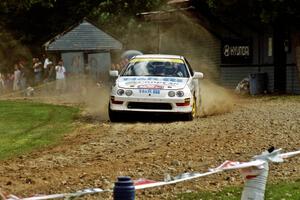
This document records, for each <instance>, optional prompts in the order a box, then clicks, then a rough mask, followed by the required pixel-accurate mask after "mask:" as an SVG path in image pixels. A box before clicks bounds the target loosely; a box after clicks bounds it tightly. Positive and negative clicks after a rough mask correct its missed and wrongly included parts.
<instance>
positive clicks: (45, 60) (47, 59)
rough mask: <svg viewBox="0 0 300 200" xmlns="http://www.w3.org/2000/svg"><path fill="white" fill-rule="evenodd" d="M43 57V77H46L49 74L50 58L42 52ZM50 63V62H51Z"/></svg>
mask: <svg viewBox="0 0 300 200" xmlns="http://www.w3.org/2000/svg"><path fill="white" fill-rule="evenodd" d="M43 59H44V65H43V66H44V67H43V69H44V79H48V76H49V68H48V65H49V63H50V62H51V61H50V59H49V58H48V57H47V55H46V54H43ZM51 63H52V62H51Z"/></svg>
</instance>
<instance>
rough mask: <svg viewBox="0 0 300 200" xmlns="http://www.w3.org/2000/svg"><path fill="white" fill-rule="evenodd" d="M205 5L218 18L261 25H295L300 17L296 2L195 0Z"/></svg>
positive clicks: (288, 0) (299, 8) (299, 6)
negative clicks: (280, 21)
mask: <svg viewBox="0 0 300 200" xmlns="http://www.w3.org/2000/svg"><path fill="white" fill-rule="evenodd" d="M195 2H201V3H205V4H206V5H207V6H208V8H209V9H210V10H211V11H212V12H213V13H214V14H215V15H218V16H224V17H226V16H227V17H228V16H229V17H236V18H244V19H246V20H252V21H253V20H259V22H262V23H269V24H271V23H277V21H278V20H289V21H288V22H289V23H296V22H297V20H298V19H299V16H300V2H299V1H298V0H198V1H197V0H196V1H195Z"/></svg>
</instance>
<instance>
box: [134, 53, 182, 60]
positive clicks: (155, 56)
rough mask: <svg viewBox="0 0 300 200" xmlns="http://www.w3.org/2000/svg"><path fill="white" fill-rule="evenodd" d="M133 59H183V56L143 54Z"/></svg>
mask: <svg viewBox="0 0 300 200" xmlns="http://www.w3.org/2000/svg"><path fill="white" fill-rule="evenodd" d="M133 58H167V59H183V56H178V55H164V54H143V55H137V56H134V57H133Z"/></svg>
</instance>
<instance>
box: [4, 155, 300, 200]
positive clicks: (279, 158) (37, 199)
mask: <svg viewBox="0 0 300 200" xmlns="http://www.w3.org/2000/svg"><path fill="white" fill-rule="evenodd" d="M280 151H281V149H278V150H274V151H272V152H271V153H269V152H264V153H263V154H261V155H258V156H254V157H253V160H252V161H249V162H237V161H228V160H227V161H225V162H224V163H222V164H221V165H220V166H218V167H216V168H213V169H210V170H209V171H208V172H205V173H198V172H191V173H183V174H180V175H178V176H176V177H173V178H169V179H168V180H166V181H154V180H149V179H138V180H135V181H134V185H135V189H136V190H141V189H146V188H153V187H159V186H164V185H171V184H175V183H179V182H183V181H188V180H192V179H196V178H200V177H204V176H209V175H212V174H215V173H219V172H223V171H227V170H235V169H242V173H243V172H244V173H248V172H249V171H247V169H253V168H254V169H257V170H260V169H263V168H264V164H265V163H266V162H269V161H271V162H283V159H286V158H290V157H293V156H296V155H298V154H300V151H293V152H287V153H282V154H280ZM103 192H112V190H103V189H100V188H90V189H85V190H80V191H77V192H74V193H64V194H52V195H40V196H34V197H28V198H18V197H16V196H14V195H8V196H7V195H4V194H3V193H1V191H0V197H2V198H3V199H5V200H46V199H61V198H71V197H79V196H83V195H87V194H96V193H103Z"/></svg>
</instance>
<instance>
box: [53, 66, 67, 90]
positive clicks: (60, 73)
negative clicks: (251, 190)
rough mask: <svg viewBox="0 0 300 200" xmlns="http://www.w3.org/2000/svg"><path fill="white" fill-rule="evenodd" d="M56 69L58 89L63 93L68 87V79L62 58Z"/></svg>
mask: <svg viewBox="0 0 300 200" xmlns="http://www.w3.org/2000/svg"><path fill="white" fill-rule="evenodd" d="M55 71H56V90H58V91H59V93H62V92H64V91H65V89H66V80H65V73H66V69H65V67H64V66H63V61H62V60H60V61H59V62H58V64H57V65H56V66H55Z"/></svg>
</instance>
